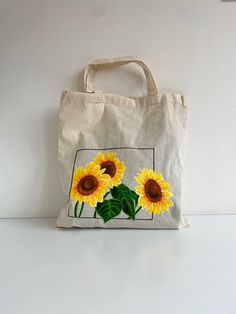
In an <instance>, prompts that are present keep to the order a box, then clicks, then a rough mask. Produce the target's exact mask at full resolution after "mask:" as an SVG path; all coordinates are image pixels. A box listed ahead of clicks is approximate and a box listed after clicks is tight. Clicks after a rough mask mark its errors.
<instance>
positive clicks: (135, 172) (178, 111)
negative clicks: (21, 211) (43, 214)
mask: <svg viewBox="0 0 236 314" xmlns="http://www.w3.org/2000/svg"><path fill="white" fill-rule="evenodd" d="M132 62H134V63H136V64H138V65H139V66H140V67H141V68H142V69H143V71H144V74H145V78H146V81H147V96H145V97H132V96H131V97H125V96H121V95H115V94H107V93H103V92H101V91H96V90H95V89H94V78H95V75H96V73H97V71H98V70H100V69H107V68H110V67H115V66H120V65H124V64H128V63H132ZM123 68H124V69H125V67H123ZM121 84H122V82H121ZM130 94H132V92H131V93H130ZM186 117H187V104H186V97H185V96H183V95H179V94H171V93H165V94H159V93H158V92H157V88H156V84H155V81H154V79H153V76H152V73H151V71H150V70H149V68H148V67H147V65H146V64H145V63H144V62H143V61H141V60H139V59H137V58H134V57H121V58H114V59H113V58H103V59H97V60H95V61H94V62H92V63H91V64H89V65H88V66H87V67H86V69H85V72H84V92H77V91H64V92H63V94H62V97H61V105H60V117H59V163H60V175H61V181H62V185H63V189H64V192H65V195H66V199H67V204H66V206H65V207H64V208H63V209H62V210H61V213H60V215H59V217H58V220H57V226H58V227H67V228H70V227H79V228H153V229H179V228H182V227H185V226H186V225H187V224H188V220H187V219H186V218H184V217H183V216H182V214H181V177H182V172H183V155H184V148H185V137H186Z"/></svg>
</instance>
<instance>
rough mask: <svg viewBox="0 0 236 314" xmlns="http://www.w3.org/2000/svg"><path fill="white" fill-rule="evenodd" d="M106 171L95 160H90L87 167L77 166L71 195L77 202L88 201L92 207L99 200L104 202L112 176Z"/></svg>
mask: <svg viewBox="0 0 236 314" xmlns="http://www.w3.org/2000/svg"><path fill="white" fill-rule="evenodd" d="M104 172H105V171H104V169H101V167H100V166H99V165H97V164H95V163H94V162H90V163H89V164H87V165H86V167H85V168H84V167H78V168H76V169H75V171H74V174H73V180H72V186H71V191H70V197H71V198H72V199H74V200H75V201H76V202H78V201H79V202H88V203H89V205H90V206H91V207H94V206H96V204H97V201H99V202H102V201H103V196H104V193H105V192H106V191H107V190H108V184H109V181H110V176H109V175H107V174H104Z"/></svg>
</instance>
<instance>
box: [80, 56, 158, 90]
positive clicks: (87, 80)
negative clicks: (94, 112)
mask: <svg viewBox="0 0 236 314" xmlns="http://www.w3.org/2000/svg"><path fill="white" fill-rule="evenodd" d="M133 62H134V63H136V64H138V65H139V66H141V67H142V69H143V71H144V74H145V77H146V80H147V92H148V95H150V96H155V95H157V87H156V84H155V81H154V79H153V76H152V73H151V71H150V69H149V68H148V66H147V65H146V64H145V63H144V62H143V61H142V60H140V59H137V58H136V57H120V58H101V59H96V60H94V61H93V62H92V63H90V64H88V65H87V67H86V68H85V72H84V90H85V91H86V92H90V93H93V92H94V91H95V89H94V79H95V76H96V73H97V71H98V70H100V69H108V68H112V67H117V66H121V65H124V64H128V63H133Z"/></svg>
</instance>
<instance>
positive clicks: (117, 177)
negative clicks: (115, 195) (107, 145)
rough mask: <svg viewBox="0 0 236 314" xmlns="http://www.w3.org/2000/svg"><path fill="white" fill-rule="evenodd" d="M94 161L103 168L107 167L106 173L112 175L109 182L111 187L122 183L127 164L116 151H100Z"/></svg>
mask: <svg viewBox="0 0 236 314" xmlns="http://www.w3.org/2000/svg"><path fill="white" fill-rule="evenodd" d="M93 161H94V162H95V163H96V164H98V165H100V166H101V169H105V171H104V173H105V174H108V175H109V176H110V177H111V179H110V182H109V185H110V187H111V188H112V187H113V186H117V185H119V184H120V182H121V179H122V178H123V175H124V171H125V164H124V162H123V161H120V160H119V159H118V158H117V157H116V153H115V152H105V153H104V154H102V153H100V152H99V153H98V155H97V156H96V157H95V158H94V160H93Z"/></svg>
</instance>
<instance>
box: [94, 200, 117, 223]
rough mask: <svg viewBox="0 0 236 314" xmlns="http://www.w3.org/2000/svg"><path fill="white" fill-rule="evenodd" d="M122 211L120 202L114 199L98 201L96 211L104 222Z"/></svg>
mask: <svg viewBox="0 0 236 314" xmlns="http://www.w3.org/2000/svg"><path fill="white" fill-rule="evenodd" d="M121 211H122V203H121V202H120V201H119V200H116V199H110V200H105V201H103V202H102V203H98V204H97V207H96V212H97V213H98V215H99V216H100V217H102V219H103V221H104V223H106V222H107V221H109V220H111V219H112V218H114V217H116V216H118V215H119V214H120V213H121Z"/></svg>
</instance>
